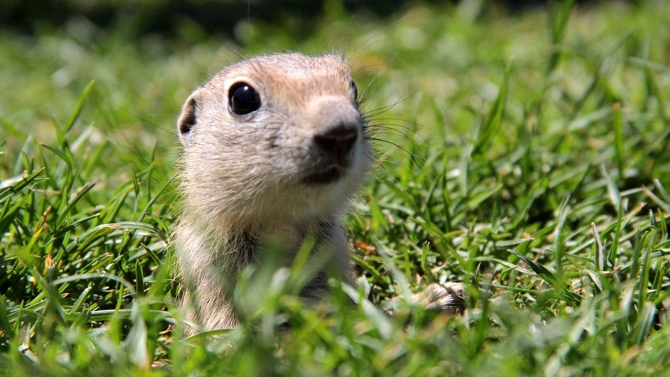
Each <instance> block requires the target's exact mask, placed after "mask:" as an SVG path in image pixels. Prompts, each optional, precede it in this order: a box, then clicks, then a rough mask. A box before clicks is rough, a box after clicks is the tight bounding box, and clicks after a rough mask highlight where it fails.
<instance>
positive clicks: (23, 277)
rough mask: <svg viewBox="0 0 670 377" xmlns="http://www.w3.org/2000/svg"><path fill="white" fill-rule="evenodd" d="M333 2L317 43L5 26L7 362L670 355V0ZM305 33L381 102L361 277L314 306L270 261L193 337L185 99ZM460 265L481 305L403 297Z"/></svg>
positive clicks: (610, 360) (1, 50)
mask: <svg viewBox="0 0 670 377" xmlns="http://www.w3.org/2000/svg"><path fill="white" fill-rule="evenodd" d="M327 4H328V6H327V10H326V13H325V15H324V16H323V20H322V21H321V22H320V25H321V26H320V27H319V28H318V29H317V30H316V32H315V33H314V34H313V35H312V36H310V37H309V38H308V39H306V40H302V41H301V40H300V39H299V38H297V37H296V36H295V35H294V33H293V31H294V30H295V27H294V26H295V23H296V22H298V21H299V20H287V21H286V24H285V25H281V27H280V26H276V25H274V26H273V25H267V24H263V23H261V22H258V21H254V20H253V19H251V21H250V22H243V23H242V24H241V25H240V27H239V28H238V29H239V31H240V33H241V35H243V36H244V38H242V39H243V40H244V43H243V45H241V46H240V45H237V44H235V42H233V41H231V40H229V39H226V38H225V37H221V36H208V35H206V34H205V33H203V31H202V30H201V29H199V27H198V26H197V25H193V24H192V23H189V22H187V21H186V20H184V22H183V24H180V25H179V26H178V30H179V32H178V33H177V35H176V36H174V37H170V38H167V37H163V36H159V35H146V36H141V37H139V38H136V37H133V36H132V33H130V32H128V27H127V26H128V25H125V26H126V27H125V28H124V27H123V25H121V26H119V27H118V28H117V29H113V28H110V29H107V30H101V29H98V28H96V27H95V26H93V25H91V24H90V23H88V22H87V21H86V20H84V19H73V20H71V21H70V22H69V23H68V24H67V25H65V26H64V27H63V28H61V29H58V30H44V32H41V33H39V34H37V35H35V36H31V37H26V36H22V35H19V34H16V33H14V32H10V31H0V82H2V83H3V85H2V87H3V90H2V91H0V127H1V128H0V268H1V272H0V294H1V296H0V375H17V376H20V375H29V376H42V375H46V376H106V375H115V376H127V375H138V376H139V375H149V376H171V375H173V376H209V375H222V374H223V375H240V376H252V375H287V376H298V375H304V376H316V375H347V376H348V375H399V376H409V375H421V376H433V375H435V376H442V375H452V374H453V375H465V376H483V375H484V376H497V375H501V376H517V375H544V376H568V375H604V376H614V375H617V376H649V375H666V374H668V373H670V362H668V360H670V329H668V327H667V324H668V321H669V320H670V314H669V313H668V309H670V264H668V261H669V260H670V257H669V256H668V255H669V254H670V239H669V237H668V231H669V228H668V225H667V224H668V222H669V221H670V191H668V189H670V123H669V122H668V121H669V118H670V69H669V68H668V67H669V66H670V28H668V25H670V7H669V6H667V5H666V4H665V1H662V0H659V1H648V2H643V1H641V2H636V4H637V5H636V6H633V5H630V4H629V5H624V4H621V3H618V2H606V1H603V2H601V3H600V5H591V6H579V7H577V6H575V7H573V8H570V7H569V6H568V5H557V6H555V7H553V8H551V9H552V10H551V11H548V10H547V9H541V8H539V9H534V10H527V11H524V12H519V13H514V14H510V13H508V12H505V11H503V10H502V9H501V8H499V7H495V6H491V4H489V3H487V2H479V1H463V2H462V3H461V5H460V6H438V7H428V6H420V5H415V6H412V7H409V8H406V9H404V10H403V11H401V12H399V13H398V14H396V15H394V16H392V17H390V18H389V19H385V20H379V19H375V18H373V17H371V16H369V15H367V14H365V13H364V12H361V13H358V14H355V16H354V17H353V18H352V17H351V15H349V14H347V13H346V12H344V11H342V9H341V8H340V7H339V6H338V5H337V4H338V2H327ZM285 50H293V51H299V52H303V53H307V54H319V53H323V52H331V51H335V52H342V53H345V54H346V55H347V56H348V57H349V60H350V62H351V65H352V68H353V70H354V73H355V77H356V80H357V83H358V88H359V92H360V93H362V94H363V96H364V98H365V101H364V104H363V106H362V107H363V109H364V110H365V111H366V112H368V113H369V114H371V115H372V122H371V129H372V130H373V132H374V137H375V139H377V141H376V142H375V146H376V149H377V158H378V161H377V165H376V169H375V171H374V173H373V177H372V179H371V180H370V183H369V184H368V185H367V186H366V188H365V190H364V192H363V193H362V195H360V196H359V198H358V200H357V201H356V204H355V206H354V207H355V209H354V211H353V213H352V214H351V215H350V216H349V217H348V219H347V227H348V229H349V233H350V237H351V244H352V248H353V250H354V259H355V261H356V265H357V272H358V273H359V275H360V278H359V287H358V290H356V289H355V288H353V289H352V288H351V287H344V288H343V289H341V287H340V286H339V285H337V283H336V282H334V281H333V292H332V297H329V298H328V299H327V300H326V301H325V302H324V303H322V304H320V305H319V306H317V307H306V306H304V305H303V304H301V303H300V302H299V301H298V300H297V299H296V298H295V296H294V295H292V294H291V292H292V291H293V290H294V289H293V287H292V285H291V281H293V279H291V277H290V276H289V278H283V276H284V275H281V274H274V275H273V274H272V272H269V273H268V274H266V275H264V278H266V279H267V280H265V281H266V282H267V284H265V285H264V287H263V289H253V292H252V294H248V295H246V296H241V297H240V298H239V299H238V300H237V305H238V307H239V308H240V310H241V311H244V313H246V314H245V315H244V316H243V325H242V326H241V327H239V328H237V329H232V330H223V331H216V332H211V333H205V334H202V335H199V336H196V337H193V338H189V339H185V340H182V339H181V338H182V337H181V335H180V334H181V332H182V330H183V326H184V325H183V324H181V323H180V322H179V318H180V313H179V311H178V308H177V306H176V300H175V297H176V296H177V295H178V292H179V286H178V284H177V282H176V281H175V280H174V276H175V270H174V256H173V249H172V247H171V242H170V233H171V229H172V225H173V224H174V222H175V219H176V217H177V216H178V201H179V199H178V193H177V192H176V188H177V184H176V182H175V181H174V176H175V171H176V168H175V161H176V159H177V158H178V156H179V153H180V147H179V144H178V142H177V137H176V129H175V128H176V126H175V123H176V117H177V116H178V114H179V111H180V106H181V104H182V103H183V101H184V100H185V99H186V97H187V96H188V94H189V93H190V92H191V91H192V90H193V89H194V88H195V87H196V86H197V85H199V84H201V83H202V82H204V81H205V80H206V79H207V78H208V77H209V76H211V75H212V74H214V73H215V72H216V71H217V70H218V69H220V68H221V67H222V66H224V65H226V64H228V63H230V62H233V61H236V60H238V59H239V57H238V56H237V54H238V53H241V54H243V55H245V56H249V55H254V54H260V53H272V52H281V51H285ZM299 273H300V269H299V268H297V267H295V266H294V267H293V268H292V269H291V274H292V275H291V276H294V275H295V274H299ZM445 281H462V282H464V283H465V284H466V286H467V287H468V304H467V305H468V310H467V312H466V314H465V315H464V316H463V317H458V318H450V317H447V316H443V315H440V314H439V313H430V312H423V311H422V310H420V309H419V308H409V307H408V305H404V304H403V297H407V296H408V295H409V294H411V293H413V292H417V291H420V290H421V289H422V288H423V287H425V286H427V285H428V284H430V283H432V282H445ZM351 298H353V299H354V301H356V302H357V304H356V305H352V304H351ZM391 298H396V299H397V300H399V304H398V306H399V307H398V309H397V311H396V314H395V316H394V317H393V318H391V317H389V316H387V315H385V314H384V313H383V311H382V310H381V309H379V308H380V307H382V306H383V305H384V303H385V302H387V301H388V300H389V299H391ZM277 316H280V317H283V318H289V321H290V323H291V326H292V330H291V331H290V332H289V333H285V332H282V331H281V330H280V329H279V328H278V327H277V326H276V325H275V324H276V323H277Z"/></svg>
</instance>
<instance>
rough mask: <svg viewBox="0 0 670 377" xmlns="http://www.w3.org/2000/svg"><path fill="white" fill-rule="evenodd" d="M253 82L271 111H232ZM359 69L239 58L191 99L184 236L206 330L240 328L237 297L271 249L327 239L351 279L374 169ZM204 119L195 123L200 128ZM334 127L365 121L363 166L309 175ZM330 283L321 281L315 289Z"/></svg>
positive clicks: (336, 61)
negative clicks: (352, 244) (352, 207)
mask: <svg viewBox="0 0 670 377" xmlns="http://www.w3.org/2000/svg"><path fill="white" fill-rule="evenodd" d="M239 82H245V83H248V84H250V85H251V86H253V87H254V88H255V89H256V90H257V91H258V93H259V95H260V98H261V108H260V109H259V110H258V111H256V112H254V113H253V114H248V115H242V116H240V115H237V114H233V113H232V112H231V111H230V110H229V103H228V102H229V100H228V98H229V88H230V87H231V86H232V85H234V84H236V83H239ZM354 95H355V94H354V93H353V90H352V87H351V72H350V70H349V67H348V65H347V63H346V62H345V61H344V60H342V59H341V58H340V57H338V56H334V55H325V56H321V57H307V56H304V55H300V54H281V55H271V56H261V57H256V58H253V59H249V60H245V61H242V62H240V63H237V64H234V65H231V66H229V67H227V68H225V69H223V70H222V71H221V72H219V73H218V74H217V75H215V76H214V77H213V78H212V79H211V80H210V81H209V82H207V83H206V84H205V85H204V86H202V87H200V88H198V89H196V90H195V92H194V93H193V94H191V96H190V97H189V98H188V99H187V101H186V104H185V105H184V109H183V112H182V115H181V117H180V119H179V127H180V132H181V131H184V129H188V132H181V133H180V139H181V141H182V144H183V145H184V154H183V157H182V158H181V161H180V165H181V188H182V191H183V202H184V204H183V211H182V214H181V217H180V220H179V223H178V225H177V227H176V231H175V241H176V251H177V259H178V265H179V269H180V271H181V274H182V280H183V281H184V283H185V284H186V288H187V290H186V291H187V294H186V296H185V304H186V306H189V305H194V306H195V307H194V308H192V310H189V311H188V314H187V318H186V319H187V320H189V321H191V322H194V323H196V324H199V325H200V326H202V327H204V328H206V329H216V328H226V327H233V326H236V325H237V324H238V319H237V316H236V314H235V313H234V311H233V308H232V306H231V304H230V300H229V298H228V297H227V294H226V292H231V288H232V287H231V286H230V285H231V284H234V283H235V282H236V281H237V279H238V277H239V274H240V272H241V271H242V270H244V268H245V267H246V266H247V265H248V264H250V263H254V264H262V263H263V260H264V258H263V255H262V252H263V249H264V246H267V244H268V243H270V242H272V243H279V244H281V245H283V246H284V247H285V248H286V250H287V252H288V253H289V254H290V253H294V252H295V251H296V250H297V248H298V247H300V245H301V244H302V242H303V241H304V239H305V237H306V235H308V234H315V235H316V236H317V238H318V239H319V242H321V243H322V244H324V245H326V246H327V247H328V248H329V249H330V250H331V252H332V263H331V264H332V265H335V266H336V267H337V269H338V270H339V272H340V275H341V276H342V277H344V278H345V279H349V278H350V277H351V270H350V268H351V266H350V261H349V256H348V250H347V239H346V235H345V231H344V229H343V226H342V222H341V217H342V216H343V214H344V212H345V210H346V209H347V207H348V202H349V201H350V199H351V198H352V196H353V195H354V194H355V193H356V192H357V190H358V189H359V188H360V186H361V184H362V183H363V181H364V179H365V176H366V174H367V171H368V169H369V165H370V159H369V156H370V145H369V143H368V140H367V137H366V135H365V125H364V118H363V116H362V115H361V114H360V112H359V110H358V105H357V103H356V98H354ZM193 120H195V122H193V123H194V125H192V127H190V128H188V127H187V126H188V123H189V122H192V121H193ZM333 122H335V123H337V122H348V123H355V124H356V127H358V130H359V137H358V138H357V140H356V143H355V145H354V146H353V148H352V150H351V152H350V154H351V164H350V166H349V168H348V169H345V172H344V174H343V175H342V177H341V178H340V179H339V180H337V181H336V182H333V183H329V184H324V185H309V184H305V183H304V182H302V181H301V179H302V178H303V177H304V176H305V174H307V173H308V172H311V171H314V170H315V169H317V170H318V169H319V164H320V163H321V162H320V161H321V160H323V156H322V155H320V152H319V151H318V148H315V146H314V141H313V138H314V135H315V134H318V133H319V132H322V131H323V127H325V126H329V125H332V124H333ZM324 286H325V282H324V281H323V278H321V279H314V281H313V282H311V283H310V285H308V287H307V288H306V289H305V290H304V293H303V295H305V296H308V297H309V296H315V297H316V296H318V295H319V294H318V290H319V289H322V288H323V287H324Z"/></svg>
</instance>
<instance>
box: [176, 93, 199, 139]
mask: <svg viewBox="0 0 670 377" xmlns="http://www.w3.org/2000/svg"><path fill="white" fill-rule="evenodd" d="M198 100H199V98H198V92H195V93H193V94H191V96H190V97H188V99H187V100H186V103H184V107H183V108H182V109H181V115H180V116H179V120H178V121H177V129H178V130H179V141H181V143H182V144H186V143H188V142H189V139H190V135H191V132H192V131H193V128H194V127H195V125H196V124H197V123H198V117H197V114H196V113H197V111H198V107H199V103H198Z"/></svg>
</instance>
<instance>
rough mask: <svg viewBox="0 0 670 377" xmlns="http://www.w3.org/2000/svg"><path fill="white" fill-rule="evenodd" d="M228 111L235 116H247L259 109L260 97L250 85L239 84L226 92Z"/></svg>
mask: <svg viewBox="0 0 670 377" xmlns="http://www.w3.org/2000/svg"><path fill="white" fill-rule="evenodd" d="M228 103H229V105H228V106H229V107H230V111H232V112H233V113H235V114H237V115H244V114H249V113H251V112H254V111H256V110H258V109H259V108H260V107H261V97H260V96H259V95H258V92H257V91H256V89H254V88H253V87H251V85H249V84H247V83H245V82H240V83H237V84H234V85H233V86H231V87H230V90H229V91H228Z"/></svg>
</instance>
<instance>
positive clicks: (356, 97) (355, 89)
mask: <svg viewBox="0 0 670 377" xmlns="http://www.w3.org/2000/svg"><path fill="white" fill-rule="evenodd" d="M350 85H351V91H352V92H353V93H354V100H355V101H358V87H357V86H356V83H355V82H354V80H351V84H350Z"/></svg>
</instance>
